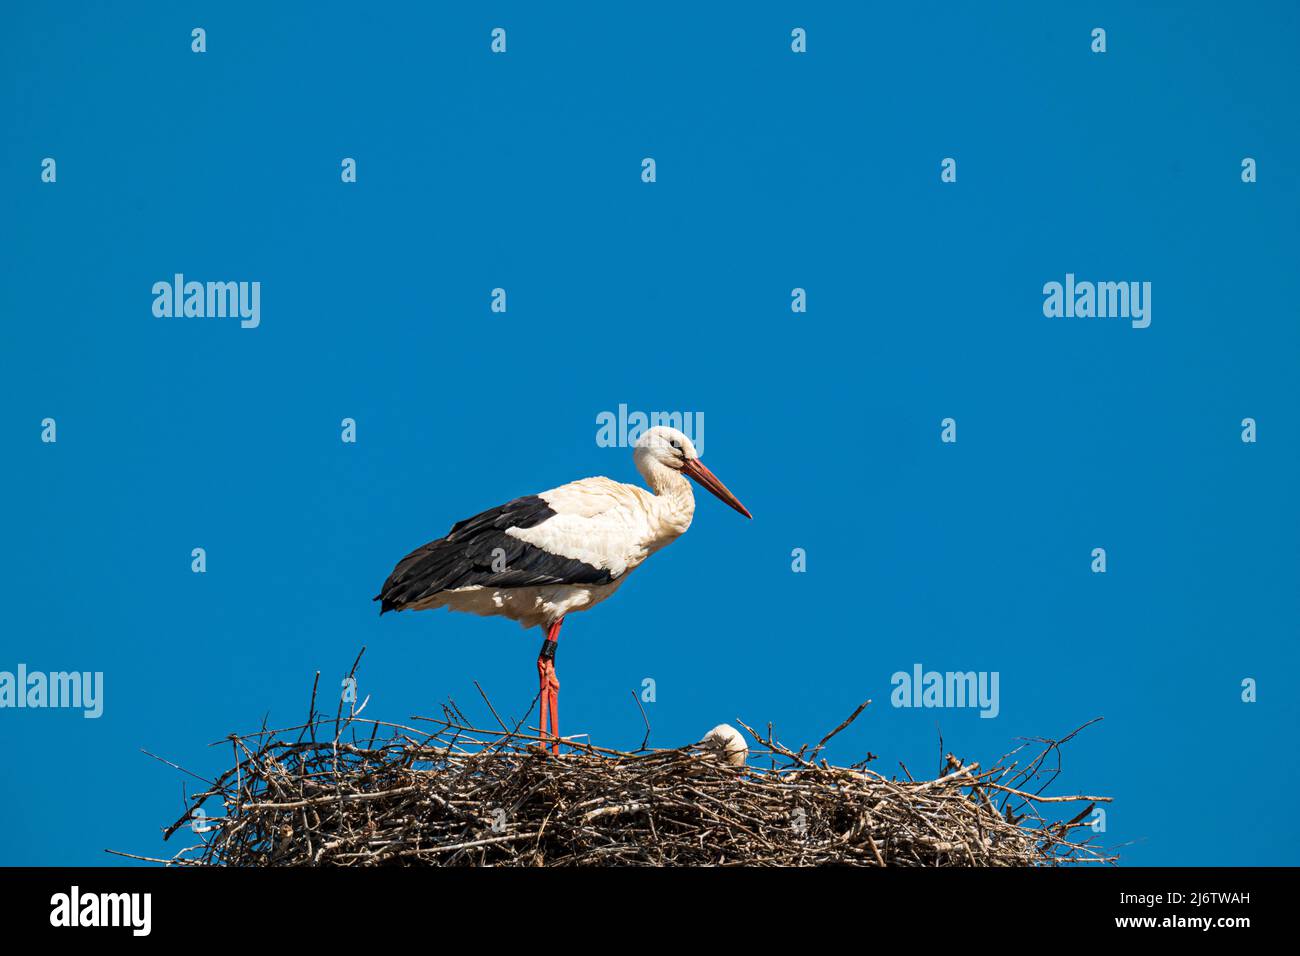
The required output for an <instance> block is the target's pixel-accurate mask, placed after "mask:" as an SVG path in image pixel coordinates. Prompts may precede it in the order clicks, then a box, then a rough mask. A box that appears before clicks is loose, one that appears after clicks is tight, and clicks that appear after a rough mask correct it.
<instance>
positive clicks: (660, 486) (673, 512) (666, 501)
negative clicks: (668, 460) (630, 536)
mask: <svg viewBox="0 0 1300 956" xmlns="http://www.w3.org/2000/svg"><path fill="white" fill-rule="evenodd" d="M636 468H637V471H639V472H641V477H642V478H644V479H645V483H646V484H647V485H649V486H650V490H651V491H653V492H654V494H655V505H656V506H657V507H656V511H657V512H658V513H657V515H656V517H657V518H658V520H659V523H660V528H659V532H660V534H661V535H662V537H663V541H662V542H661V545H662V544H667V543H668V542H669V541H671V540H672V539H673V538H676V537H677V536H678V535H680V534H682V533H683V532H684V531H685V530H686V529H687V528H689V527H690V526H691V518H692V517H694V515H695V495H694V494H693V493H692V492H691V483H690V482H689V481H687V479H686V476H685V475H683V474H682V473H681V472H680V471H678V470H677V469H676V468H669V467H668V466H667V465H665V464H662V463H660V462H659V461H657V460H655V459H654V458H653V457H651V456H649V455H645V456H642V455H638V456H637V458H636Z"/></svg>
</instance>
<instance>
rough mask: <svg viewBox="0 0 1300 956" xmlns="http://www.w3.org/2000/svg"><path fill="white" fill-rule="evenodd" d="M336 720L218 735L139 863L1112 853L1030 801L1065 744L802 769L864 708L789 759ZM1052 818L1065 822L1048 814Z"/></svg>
mask: <svg viewBox="0 0 1300 956" xmlns="http://www.w3.org/2000/svg"><path fill="white" fill-rule="evenodd" d="M484 701H485V702H486V701H487V698H486V697H485V698H484ZM868 703H869V702H868ZM352 707H353V712H352V713H350V714H345V713H342V712H341V711H340V713H338V714H336V715H335V716H333V717H324V718H322V717H321V716H320V715H319V714H318V713H317V711H316V707H315V692H314V691H313V704H312V708H311V716H310V718H309V720H308V722H307V723H305V724H302V725H300V726H297V727H293V728H288V729H287V730H268V729H266V727H263V728H262V729H261V730H260V731H257V732H255V733H252V734H247V735H236V734H232V735H230V736H229V737H228V738H227V739H228V740H229V742H230V745H231V747H232V748H233V751H234V766H232V767H231V768H230V769H229V770H227V771H226V772H225V773H223V774H222V775H221V776H220V777H219V778H218V779H217V780H215V781H207V784H208V785H207V787H206V788H205V789H204V790H203V791H202V792H201V793H198V794H196V795H195V796H193V797H192V798H190V799H189V800H187V809H186V812H185V814H184V815H183V816H182V817H181V818H180V819H179V820H177V821H176V822H175V823H174V824H172V826H171V827H169V828H168V829H167V830H166V831H165V836H166V837H171V836H172V835H173V834H174V833H176V832H177V831H180V832H182V833H187V834H188V833H196V834H198V839H197V842H195V843H193V845H190V846H187V847H185V848H184V849H182V850H181V851H180V852H179V853H177V854H176V855H175V856H174V857H173V858H171V859H170V860H157V861H156V862H167V863H171V864H174V865H189V866H375V865H381V864H424V865H435V866H468V865H503V866H543V865H544V866H581V865H593V864H594V865H610V864H617V865H675V866H681V865H687V866H700V865H728V866H734V865H761V866H773V865H775V866H807V865H820V864H847V865H859V866H1026V865H1043V864H1048V865H1054V864H1063V863H1110V862H1113V861H1114V859H1115V857H1113V856H1107V855H1106V854H1105V851H1103V850H1101V849H1100V848H1097V847H1094V846H1093V845H1092V843H1091V839H1090V838H1091V836H1092V830H1091V828H1090V826H1089V824H1088V823H1087V822H1085V821H1084V818H1085V817H1087V816H1088V815H1089V814H1090V813H1091V811H1092V809H1093V807H1094V806H1095V805H1096V803H1097V802H1100V801H1108V800H1109V798H1108V797H1090V796H1050V795H1047V794H1045V793H1044V792H1043V791H1044V790H1045V789H1046V787H1047V786H1048V785H1049V784H1050V783H1051V782H1052V781H1053V780H1054V779H1055V778H1056V776H1057V774H1059V772H1060V744H1061V743H1063V742H1064V741H1065V740H1068V739H1070V737H1073V736H1074V734H1070V735H1069V736H1067V737H1066V738H1064V739H1063V740H1061V741H1055V740H1045V739H1038V738H1035V739H1032V740H1026V741H1024V742H1022V743H1021V745H1020V746H1019V747H1017V748H1016V749H1015V750H1013V751H1012V752H1011V753H1009V754H1006V755H1004V756H1003V757H1002V758H999V760H998V762H997V765H996V766H994V767H991V768H990V769H987V770H982V769H980V765H979V764H978V763H974V762H969V763H967V762H963V761H961V760H959V759H958V758H956V757H954V756H952V755H951V754H949V755H947V756H946V757H945V761H946V763H945V766H944V768H943V771H942V772H941V774H940V775H938V776H937V777H936V778H934V779H929V780H914V779H911V775H910V774H909V773H907V771H906V768H905V767H904V768H903V774H904V775H903V777H902V778H901V779H900V778H898V777H894V778H886V777H885V776H883V775H882V774H880V773H877V772H875V771H874V770H872V769H870V768H869V767H868V766H867V763H868V762H869V761H870V760H873V759H874V757H873V755H870V754H869V755H868V756H867V759H866V760H864V761H862V762H860V763H858V764H854V765H852V766H844V767H841V766H832V765H831V764H829V763H827V761H826V760H825V759H824V758H820V757H819V754H820V752H821V750H822V748H823V747H825V745H826V744H827V742H828V741H829V740H830V739H831V738H832V737H834V736H835V734H837V733H839V732H840V731H841V730H843V729H844V728H845V727H847V726H848V725H849V724H850V723H852V722H853V720H854V719H855V718H856V717H857V716H858V714H860V713H861V712H862V710H863V709H864V708H865V707H866V704H863V705H862V706H861V707H859V708H858V709H857V710H856V711H855V712H854V713H853V714H852V715H851V716H850V717H849V718H848V719H847V720H845V721H844V722H843V723H842V724H840V725H839V726H838V727H837V728H835V730H833V731H831V732H830V733H829V734H827V735H826V737H824V738H823V739H822V740H821V741H820V742H819V743H818V744H817V745H816V746H814V747H811V748H810V747H809V746H807V745H805V746H804V747H801V748H800V749H798V750H793V749H791V748H789V747H786V746H785V745H783V744H782V743H781V742H780V741H779V740H778V739H777V738H776V737H775V736H774V734H773V733H772V730H771V727H770V726H769V727H768V729H767V732H766V733H759V732H758V731H755V730H754V729H752V728H751V727H749V726H748V725H746V724H744V723H743V722H742V723H741V726H743V727H744V728H745V730H746V731H747V732H748V734H749V737H750V740H749V741H748V743H749V746H750V748H751V749H750V753H749V757H748V762H747V763H745V764H744V765H743V766H740V767H735V766H732V765H730V761H729V760H728V759H727V758H726V755H725V754H719V753H718V752H717V750H716V749H709V748H708V747H707V746H704V745H702V744H695V745H692V746H687V747H679V748H676V749H670V750H649V749H645V748H644V745H643V748H642V749H641V750H638V751H633V752H623V751H616V750H610V749H608V748H604V747H597V746H594V745H591V744H583V743H578V742H575V741H567V742H566V743H565V745H564V747H563V753H562V754H561V755H560V756H558V757H556V756H553V755H551V754H548V753H547V752H545V751H544V750H543V748H542V747H541V746H540V744H541V743H542V740H541V738H540V737H538V736H537V735H536V733H535V732H529V731H527V730H525V731H524V732H520V728H519V727H515V728H513V729H512V728H510V727H507V725H506V724H505V723H504V722H503V721H501V720H500V718H499V717H497V714H496V711H495V710H494V709H492V706H491V704H490V703H488V704H487V707H488V710H489V711H491V715H492V718H493V719H494V722H495V723H497V724H498V725H499V728H498V729H485V728H482V727H476V726H474V723H473V722H471V721H470V719H468V718H467V717H466V716H465V715H464V714H463V713H462V712H461V711H460V710H459V709H458V708H457V707H456V706H455V705H454V704H449V705H447V706H445V707H444V713H443V716H442V717H441V718H412V720H413V722H416V723H420V724H422V725H423V726H424V728H425V729H416V728H414V727H409V726H403V725H399V724H392V723H386V722H383V721H378V720H371V719H368V718H362V717H360V716H359V714H360V709H358V708H356V707H355V705H352ZM362 708H364V704H363V705H362ZM525 719H527V718H526V717H525ZM520 723H521V724H522V721H521V722H520ZM1085 726H1087V725H1085ZM1080 729H1082V728H1080ZM1077 732H1078V731H1075V733H1077ZM295 734H296V738H295V736H294V735H295ZM647 737H648V731H647ZM1053 757H1055V760H1054V761H1053ZM172 766H175V765H174V764H172ZM900 766H901V765H900ZM186 772H187V773H188V771H186ZM1056 807H1060V808H1061V809H1063V810H1064V811H1065V813H1063V814H1061V815H1060V816H1065V814H1067V813H1068V814H1069V815H1068V817H1067V818H1065V819H1052V816H1053V815H1052V814H1051V813H1050V810H1051V808H1056ZM1076 811H1077V812H1076ZM146 859H147V858H146Z"/></svg>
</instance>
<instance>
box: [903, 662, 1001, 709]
mask: <svg viewBox="0 0 1300 956" xmlns="http://www.w3.org/2000/svg"><path fill="white" fill-rule="evenodd" d="M999 679H1000V675H999V673H998V672H997V671H946V672H944V671H927V670H925V669H924V668H922V667H921V665H920V664H913V665H912V671H911V673H908V672H907V671H896V672H895V673H894V675H893V676H892V677H891V678H890V679H889V682H890V683H891V684H893V685H894V691H893V693H892V694H890V696H889V702H890V703H891V704H893V705H894V706H895V707H978V708H979V711H980V716H981V717H989V718H992V717H996V716H997V715H998V712H999V711H1000V710H1001V709H1002V707H1001V704H1000V703H999V702H998V683H999Z"/></svg>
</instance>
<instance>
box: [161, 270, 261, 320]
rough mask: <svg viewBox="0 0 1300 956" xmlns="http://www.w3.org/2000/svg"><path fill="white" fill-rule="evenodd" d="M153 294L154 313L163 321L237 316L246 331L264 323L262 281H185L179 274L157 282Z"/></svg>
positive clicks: (182, 275)
mask: <svg viewBox="0 0 1300 956" xmlns="http://www.w3.org/2000/svg"><path fill="white" fill-rule="evenodd" d="M153 295H154V300H153V314H154V315H155V316H156V317H158V318H160V319H170V318H182V317H183V318H189V319H225V318H232V319H233V318H236V317H237V318H238V319H239V327H240V328H243V329H255V328H257V327H258V326H259V325H261V324H262V283H260V282H194V281H190V282H186V281H185V276H184V274H182V273H180V272H178V273H176V275H175V276H174V277H173V278H172V281H171V282H168V281H167V280H166V279H163V280H161V281H159V282H155V283H154V284H153Z"/></svg>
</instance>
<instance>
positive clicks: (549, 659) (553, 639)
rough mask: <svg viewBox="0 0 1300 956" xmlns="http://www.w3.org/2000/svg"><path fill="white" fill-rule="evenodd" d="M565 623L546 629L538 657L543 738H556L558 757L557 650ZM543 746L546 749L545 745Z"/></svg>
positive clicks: (557, 623)
mask: <svg viewBox="0 0 1300 956" xmlns="http://www.w3.org/2000/svg"><path fill="white" fill-rule="evenodd" d="M563 623H564V618H560V619H559V620H558V621H556V622H554V623H553V624H552V625H551V626H550V627H548V628H547V629H546V640H545V641H543V642H542V650H541V652H540V653H539V654H538V655H537V676H538V678H539V679H540V682H541V687H540V689H539V690H538V693H537V696H538V699H539V700H540V701H541V704H542V716H541V719H540V721H539V727H540V729H541V732H542V733H541V736H543V737H546V736H547V735H548V733H549V734H550V735H551V736H554V737H555V743H554V744H552V752H553V753H554V754H555V755H556V756H559V753H560V679H559V678H558V677H557V676H556V675H555V649H556V646H557V645H558V643H559V640H560V625H561V624H563ZM548 716H549V722H550V729H549V731H548V729H547V720H548ZM542 746H543V747H545V744H543V745H542Z"/></svg>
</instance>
